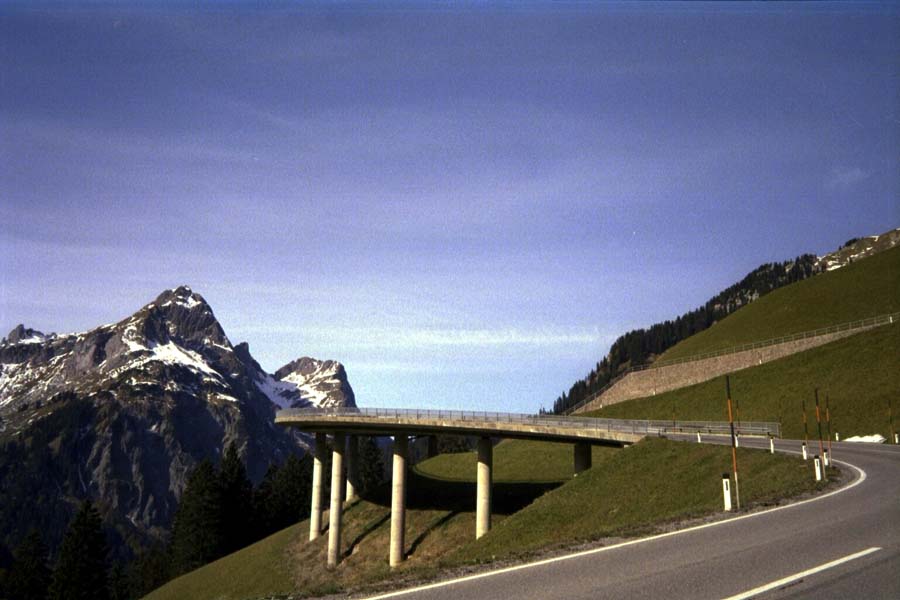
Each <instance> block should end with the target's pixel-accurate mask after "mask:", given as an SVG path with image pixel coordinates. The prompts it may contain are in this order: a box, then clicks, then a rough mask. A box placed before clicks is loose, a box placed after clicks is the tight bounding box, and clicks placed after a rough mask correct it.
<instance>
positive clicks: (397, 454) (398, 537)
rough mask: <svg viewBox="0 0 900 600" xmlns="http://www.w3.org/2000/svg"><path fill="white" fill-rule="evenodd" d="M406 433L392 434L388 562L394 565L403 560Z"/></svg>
mask: <svg viewBox="0 0 900 600" xmlns="http://www.w3.org/2000/svg"><path fill="white" fill-rule="evenodd" d="M407 446H408V438H407V437H406V435H400V434H398V435H395V436H394V474H393V482H392V483H391V550H390V557H389V562H390V565H391V566H392V567H396V566H397V565H399V564H400V563H402V562H403V547H404V545H405V540H406V452H407Z"/></svg>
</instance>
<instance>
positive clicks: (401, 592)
mask: <svg viewBox="0 0 900 600" xmlns="http://www.w3.org/2000/svg"><path fill="white" fill-rule="evenodd" d="M780 452H788V453H791V454H800V453H799V452H797V451H796V450H780ZM833 462H836V463H839V464H842V465H844V466H847V467H850V468H851V469H853V470H855V471H856V472H857V474H858V477H857V478H856V479H855V480H854V481H853V482H852V483H850V484H848V485H846V486H844V487H842V488H839V489H837V490H834V491H832V492H828V493H827V494H822V495H821V496H816V497H815V498H808V499H806V500H801V501H800V502H794V503H793V504H785V505H784V506H776V507H774V508H769V509H767V510H762V511H759V512H754V513H749V514H746V515H740V516H737V517H732V518H730V519H724V520H722V521H715V522H713V523H704V524H703V525H695V526H693V527H688V528H687V529H679V530H677V531H668V532H666V533H659V534H656V535H651V536H650V537H645V538H639V539H636V540H629V541H627V542H622V543H620V544H614V545H612V546H603V547H601V548H593V549H591V550H582V551H581V552H575V553H573V554H566V555H564V556H555V557H553V558H545V559H543V560H538V561H535V562H530V563H524V564H521V565H515V566H512V567H506V568H503V569H497V570H495V571H485V572H483V573H475V574H474V575H466V576H464V577H458V578H456V579H447V580H444V581H436V582H434V583H428V584H425V585H420V586H417V587H413V588H407V589H405V590H398V591H395V592H387V593H385V594H380V595H378V596H368V597H366V599H365V600H382V599H383V598H396V597H398V596H405V595H407V594H414V593H416V592H423V591H425V590H433V589H435V588H439V587H444V586H449V585H455V584H457V583H463V582H465V581H474V580H476V579H483V578H485V577H493V576H494V575H502V574H504V573H512V572H514V571H520V570H522V569H530V568H532V567H539V566H542V565H549V564H552V563H555V562H562V561H564V560H571V559H573V558H581V557H583V556H590V555H591V554H599V553H601V552H608V551H610V550H616V549H617V548H624V547H626V546H633V545H635V544H643V543H645V542H652V541H654V540H660V539H663V538H667V537H673V536H676V535H681V534H683V533H690V532H692V531H700V530H701V529H707V528H709V527H718V526H720V525H727V524H729V523H734V522H736V521H743V520H744V519H752V518H754V517H759V516H762V515H767V514H770V513H773V512H777V511H779V510H786V509H788V508H794V507H797V506H802V505H804V504H809V503H810V502H818V501H819V500H824V499H825V498H829V497H831V496H834V495H836V494H841V493H843V492H846V491H848V490H851V489H853V488H855V487H856V486H858V485H859V484H861V483H862V482H863V481H865V480H866V472H865V471H863V470H862V469H860V468H859V467H857V466H856V465H851V464H850V463H846V462H844V461H842V460H835V461H833Z"/></svg>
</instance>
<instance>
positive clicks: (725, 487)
mask: <svg viewBox="0 0 900 600" xmlns="http://www.w3.org/2000/svg"><path fill="white" fill-rule="evenodd" d="M722 500H723V501H724V502H725V512H730V511H731V479H729V478H728V473H722Z"/></svg>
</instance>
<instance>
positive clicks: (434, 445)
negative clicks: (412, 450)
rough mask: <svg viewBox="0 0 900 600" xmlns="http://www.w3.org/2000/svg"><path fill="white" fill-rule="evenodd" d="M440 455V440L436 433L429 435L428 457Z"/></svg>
mask: <svg viewBox="0 0 900 600" xmlns="http://www.w3.org/2000/svg"><path fill="white" fill-rule="evenodd" d="M437 455H438V440H437V436H436V435H429V436H428V458H434V457H435V456H437Z"/></svg>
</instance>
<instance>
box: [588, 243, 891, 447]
mask: <svg viewBox="0 0 900 600" xmlns="http://www.w3.org/2000/svg"><path fill="white" fill-rule="evenodd" d="M876 258H877V257H876ZM898 359H900V325H885V326H883V327H880V328H877V329H874V330H871V331H868V332H863V333H858V334H856V335H854V336H851V337H849V338H845V339H842V340H838V341H836V342H832V343H830V344H826V345H824V346H820V347H818V348H814V349H812V350H807V351H806V352H801V353H799V354H795V355H793V356H788V357H786V358H782V359H780V360H776V361H773V362H770V363H766V364H763V365H759V366H756V367H752V368H750V369H745V370H743V371H738V372H736V373H732V374H731V391H732V396H733V397H734V399H735V400H736V401H738V402H739V403H740V409H741V417H742V418H743V419H745V420H748V421H780V422H781V426H782V435H783V436H784V437H790V438H800V437H802V436H803V423H802V412H801V400H802V399H805V400H806V406H807V410H808V411H809V415H810V428H809V430H810V435H811V436H813V435H815V431H816V425H815V412H814V405H813V402H814V397H813V390H814V389H815V388H816V387H818V388H819V397H820V400H821V402H822V406H823V407H824V401H825V396H826V394H827V395H828V397H829V403H830V407H831V414H832V430H833V431H838V432H840V434H841V436H842V437H848V436H850V435H858V434H859V435H865V434H872V433H880V434H881V435H883V436H884V437H885V438H887V437H888V429H889V428H888V417H887V402H888V399H889V398H892V399H893V402H894V413H895V419H896V421H897V422H900V369H898V368H897V367H898ZM673 407H674V410H675V413H676V416H677V418H679V419H685V420H693V419H697V420H723V419H726V418H727V411H726V406H725V378H724V377H718V378H716V379H713V380H711V381H706V382H704V383H701V384H698V385H694V386H691V387H687V388H682V389H679V390H674V391H671V392H666V393H664V394H659V395H657V396H653V397H649V398H641V399H637V400H629V401H627V402H622V403H620V404H614V405H612V406H609V407H606V408H603V409H601V410H598V411H594V412H592V413H590V414H589V415H585V416H603V417H612V418H638V419H670V418H672V411H673Z"/></svg>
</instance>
